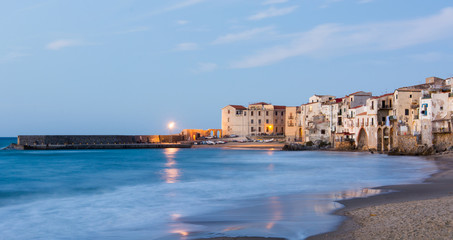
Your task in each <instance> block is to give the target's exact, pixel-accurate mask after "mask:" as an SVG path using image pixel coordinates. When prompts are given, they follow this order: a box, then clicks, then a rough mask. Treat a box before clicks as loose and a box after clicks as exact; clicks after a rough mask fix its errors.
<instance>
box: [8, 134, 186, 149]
mask: <svg viewBox="0 0 453 240" xmlns="http://www.w3.org/2000/svg"><path fill="white" fill-rule="evenodd" d="M183 140H184V137H183V136H181V135H130V136H128V135H21V136H18V137H17V145H15V146H13V147H14V148H15V149H19V150H63V149H132V148H190V147H191V144H181V143H180V142H181V141H183Z"/></svg>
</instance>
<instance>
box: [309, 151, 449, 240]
mask: <svg viewBox="0 0 453 240" xmlns="http://www.w3.org/2000/svg"><path fill="white" fill-rule="evenodd" d="M429 160H431V161H435V163H436V165H437V167H438V168H439V172H438V173H436V174H434V175H432V176H431V177H430V178H428V179H426V180H425V181H424V183H421V184H410V185H395V186H383V187H379V189H391V190H395V191H396V192H392V193H388V194H381V195H377V196H372V197H368V198H356V199H349V200H344V201H340V203H341V204H343V205H345V207H344V208H342V209H340V210H338V211H336V212H335V214H338V215H343V216H347V217H348V219H347V220H346V221H344V222H343V223H342V224H341V225H340V227H339V228H338V229H337V230H336V231H334V232H329V233H324V234H320V235H316V236H312V237H309V238H308V239H310V240H319V239H453V214H452V213H453V154H451V153H450V154H444V155H438V156H433V157H430V158H429Z"/></svg>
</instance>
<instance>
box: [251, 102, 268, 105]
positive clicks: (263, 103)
mask: <svg viewBox="0 0 453 240" xmlns="http://www.w3.org/2000/svg"><path fill="white" fill-rule="evenodd" d="M250 105H270V104H269V103H265V102H257V103H252V104H250Z"/></svg>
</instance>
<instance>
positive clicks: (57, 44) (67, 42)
mask: <svg viewBox="0 0 453 240" xmlns="http://www.w3.org/2000/svg"><path fill="white" fill-rule="evenodd" d="M80 45H84V43H83V42H82V41H80V40H75V39H59V40H55V41H53V42H50V43H49V44H47V45H46V48H47V49H48V50H60V49H62V48H66V47H73V46H80Z"/></svg>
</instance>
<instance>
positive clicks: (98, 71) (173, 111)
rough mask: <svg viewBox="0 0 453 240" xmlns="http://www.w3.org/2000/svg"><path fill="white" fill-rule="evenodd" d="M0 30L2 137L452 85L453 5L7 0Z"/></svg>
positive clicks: (180, 125) (184, 122) (181, 121)
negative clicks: (435, 82) (440, 81)
mask: <svg viewBox="0 0 453 240" xmlns="http://www.w3.org/2000/svg"><path fill="white" fill-rule="evenodd" d="M0 31H1V35H0V36H1V37H0V136H16V135H26V134H168V133H177V132H179V131H180V130H182V129H185V128H196V129H208V128H220V127H221V108H223V107H224V106H226V105H229V104H237V105H248V104H250V103H253V102H261V101H265V102H269V103H272V104H276V105H286V106H297V105H301V104H304V103H306V102H307V101H308V98H309V97H310V96H311V95H313V94H331V95H334V96H337V97H342V96H345V95H347V94H349V93H352V92H356V91H360V90H362V91H370V92H373V94H374V95H381V94H384V93H388V92H393V90H394V89H396V88H398V87H402V86H407V85H415V84H419V83H423V82H424V81H425V78H426V77H430V76H437V77H441V78H448V77H453V2H452V1H442V0H439V1H426V0H411V1H407V0H406V1H402V0H165V1H157V0H141V1H139V0H108V1H107V0H104V1H102V0H98V1H91V0H80V1H60V0H21V1H7V0H0ZM170 121H174V122H175V124H176V129H174V130H173V131H170V130H168V129H167V124H168V122H170Z"/></svg>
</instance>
